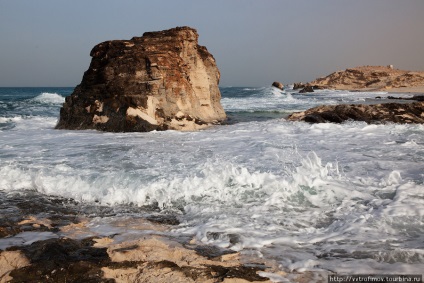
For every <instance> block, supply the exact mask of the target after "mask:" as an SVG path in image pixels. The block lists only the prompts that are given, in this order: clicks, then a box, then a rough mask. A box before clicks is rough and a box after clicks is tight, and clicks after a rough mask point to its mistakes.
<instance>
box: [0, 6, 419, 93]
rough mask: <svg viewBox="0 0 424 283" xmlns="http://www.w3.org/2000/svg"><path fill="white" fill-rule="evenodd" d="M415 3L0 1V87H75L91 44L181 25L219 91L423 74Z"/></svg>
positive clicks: (84, 69)
mask: <svg viewBox="0 0 424 283" xmlns="http://www.w3.org/2000/svg"><path fill="white" fill-rule="evenodd" d="M423 14H424V1H423V0H372V1H371V0H320V1H314V0H292V1H289V0H254V1H253V0H213V1H206V0H185V1H183V0H154V1H152V0H149V1H144V0H119V1H118V0H113V1H112V0H72V1H69V0H37V1H35V0H19V1H18V0H0V87H8V86H10V87H13V86H33V87H36V86H71V87H73V86H76V85H77V84H79V83H80V82H81V79H82V76H83V73H84V71H86V70H87V68H88V66H89V64H90V60H91V58H90V56H89V54H90V51H91V49H92V48H93V47H94V46H95V45H96V44H98V43H100V42H103V41H107V40H113V39H131V38H132V37H133V36H141V35H142V34H143V33H144V32H146V31H158V30H164V29H169V28H173V27H176V26H190V27H193V28H195V29H197V31H198V33H199V44H200V45H204V46H206V47H207V48H208V50H209V52H210V53H212V55H213V56H214V57H215V59H216V61H217V65H218V68H219V70H220V72H221V81H220V86H267V85H270V84H271V83H272V82H273V81H280V82H282V83H284V84H287V83H293V82H300V81H302V82H308V81H311V80H313V79H315V78H318V77H322V76H325V75H328V74H330V73H332V72H334V71H338V70H343V69H346V68H351V67H356V66H362V65H389V64H392V65H394V66H395V68H399V69H406V70H422V71H424V16H423Z"/></svg>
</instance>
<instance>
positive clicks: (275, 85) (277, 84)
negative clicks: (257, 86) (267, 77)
mask: <svg viewBox="0 0 424 283" xmlns="http://www.w3.org/2000/svg"><path fill="white" fill-rule="evenodd" d="M272 86H273V87H276V88H278V89H281V90H283V89H284V85H283V84H282V83H280V82H273V83H272Z"/></svg>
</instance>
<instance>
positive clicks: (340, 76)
mask: <svg viewBox="0 0 424 283" xmlns="http://www.w3.org/2000/svg"><path fill="white" fill-rule="evenodd" d="M417 86H424V72H415V71H405V70H398V69H395V68H393V66H392V65H389V66H361V67H356V68H349V69H346V70H344V71H337V72H334V73H331V74H330V75H328V76H326V77H321V78H318V79H316V80H314V81H312V82H309V83H306V84H303V83H295V84H294V88H295V89H302V90H303V92H312V91H313V90H314V89H335V90H363V91H377V90H390V89H394V88H409V87H417Z"/></svg>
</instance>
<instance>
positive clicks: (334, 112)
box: [288, 102, 424, 124]
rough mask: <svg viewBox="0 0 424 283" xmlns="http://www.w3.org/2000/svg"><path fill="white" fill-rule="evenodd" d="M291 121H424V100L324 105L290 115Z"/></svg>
mask: <svg viewBox="0 0 424 283" xmlns="http://www.w3.org/2000/svg"><path fill="white" fill-rule="evenodd" d="M288 120H290V121H305V122H309V123H326V122H333V123H342V122H344V121H347V120H355V121H364V122H367V123H384V122H393V123H402V124H404V123H408V124H410V123H420V124H422V123H424V102H414V103H384V104H374V105H362V104H351V105H347V104H341V105H324V106H318V107H314V108H311V109H309V110H306V111H303V112H296V113H293V114H291V115H290V116H289V117H288Z"/></svg>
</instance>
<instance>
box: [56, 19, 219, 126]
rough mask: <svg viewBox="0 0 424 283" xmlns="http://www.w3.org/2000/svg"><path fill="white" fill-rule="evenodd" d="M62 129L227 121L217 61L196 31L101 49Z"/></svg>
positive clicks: (70, 101) (63, 114)
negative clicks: (222, 101) (202, 44)
mask: <svg viewBox="0 0 424 283" xmlns="http://www.w3.org/2000/svg"><path fill="white" fill-rule="evenodd" d="M90 55H91V56H92V61H91V64H90V67H89V69H88V70H87V71H86V72H85V73H84V76H83V79H82V82H81V84H80V85H78V86H77V87H76V88H75V90H74V92H73V93H72V94H71V95H70V96H69V97H67V98H66V102H65V103H64V105H63V107H62V109H61V111H60V119H59V122H58V124H57V126H56V128H58V129H97V130H103V131H112V132H127V131H136V132H145V131H152V130H167V129H174V130H196V129H201V128H204V127H206V126H208V125H211V124H217V123H219V122H221V121H223V120H225V118H226V115H225V112H224V110H223V108H222V106H221V104H220V98H221V94H220V91H219V88H218V83H219V79H220V73H219V70H218V68H217V65H216V62H215V59H214V57H213V56H212V55H211V54H210V53H209V52H208V50H207V49H206V47H204V46H200V45H198V34H197V31H196V30H195V29H192V28H190V27H177V28H173V29H169V30H165V31H159V32H146V33H144V34H143V36H142V37H134V38H132V39H131V40H113V41H107V42H103V43H100V44H98V45H96V46H95V47H94V48H93V50H92V51H91V53H90Z"/></svg>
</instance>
